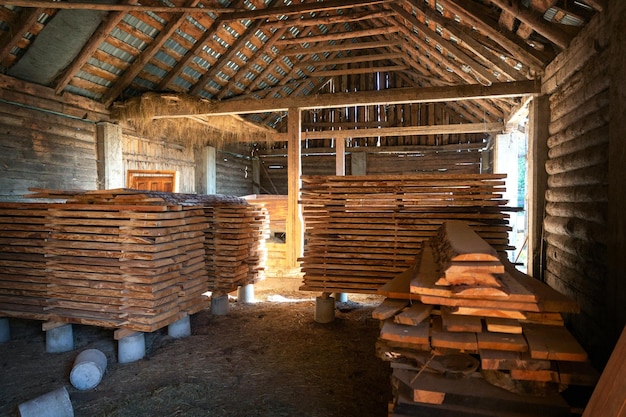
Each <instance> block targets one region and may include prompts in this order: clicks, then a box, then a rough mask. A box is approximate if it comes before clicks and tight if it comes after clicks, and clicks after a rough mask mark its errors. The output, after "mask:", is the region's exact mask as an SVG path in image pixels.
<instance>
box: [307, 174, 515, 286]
mask: <svg viewBox="0 0 626 417" xmlns="http://www.w3.org/2000/svg"><path fill="white" fill-rule="evenodd" d="M504 178H505V175H503V174H467V175H466V174H421V175H401V176H400V175H374V176H349V177H343V176H304V177H302V184H303V185H302V194H301V203H302V205H303V215H304V222H305V226H306V230H305V245H304V254H303V257H302V259H301V261H302V263H301V268H302V272H303V273H304V282H303V285H302V287H301V289H302V290H306V291H321V292H346V293H376V291H377V290H378V288H380V286H381V285H383V284H385V283H387V282H388V281H390V280H391V279H392V278H393V277H394V276H395V275H397V274H398V273H401V272H402V271H404V270H406V269H407V268H410V267H412V266H414V265H415V262H416V255H419V253H420V251H421V247H422V242H424V241H425V240H427V239H428V238H430V237H431V236H433V235H434V234H435V233H437V229H438V228H439V226H440V225H441V224H442V223H443V222H444V221H447V220H464V221H469V222H471V223H472V225H473V226H474V227H475V230H476V232H477V233H478V234H479V235H480V236H481V237H482V238H484V239H485V240H486V241H487V242H488V243H489V244H490V245H492V246H493V247H495V248H496V249H497V250H501V251H504V250H508V249H512V248H510V247H509V246H508V235H507V233H508V231H509V230H510V228H509V226H508V225H507V219H508V214H506V213H505V212H506V211H511V210H513V209H512V208H508V207H505V205H506V203H507V201H506V200H503V199H502V192H503V191H504V186H505V183H504Z"/></svg>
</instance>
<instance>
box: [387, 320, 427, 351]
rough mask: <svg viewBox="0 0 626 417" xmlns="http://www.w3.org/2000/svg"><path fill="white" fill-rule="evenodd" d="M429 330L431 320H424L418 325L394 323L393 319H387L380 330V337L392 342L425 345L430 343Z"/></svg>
mask: <svg viewBox="0 0 626 417" xmlns="http://www.w3.org/2000/svg"><path fill="white" fill-rule="evenodd" d="M429 330H430V323H429V321H423V322H422V323H420V324H418V325H417V326H405V325H403V324H396V323H394V322H393V320H392V319H387V320H385V322H384V324H383V327H382V328H381V330H380V338H381V339H383V340H387V341H392V342H402V343H410V344H414V345H422V346H423V345H428V344H429V343H430V341H429Z"/></svg>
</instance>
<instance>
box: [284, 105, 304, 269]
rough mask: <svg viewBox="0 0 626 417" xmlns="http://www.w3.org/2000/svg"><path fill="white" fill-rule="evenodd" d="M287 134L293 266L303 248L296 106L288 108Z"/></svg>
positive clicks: (289, 240)
mask: <svg viewBox="0 0 626 417" xmlns="http://www.w3.org/2000/svg"><path fill="white" fill-rule="evenodd" d="M287 117H288V119H287V120H288V128H287V134H288V136H289V141H288V145H287V172H288V174H287V176H288V178H287V224H286V233H287V237H286V239H287V241H286V243H287V254H286V255H287V265H288V266H289V267H292V268H295V267H297V266H298V259H299V258H300V257H302V253H303V248H304V228H303V221H302V212H301V208H300V204H299V203H298V201H299V200H300V175H301V170H302V167H301V162H302V154H301V147H300V142H301V139H300V124H301V122H302V120H301V112H300V109H298V108H290V109H289V115H288V116H287Z"/></svg>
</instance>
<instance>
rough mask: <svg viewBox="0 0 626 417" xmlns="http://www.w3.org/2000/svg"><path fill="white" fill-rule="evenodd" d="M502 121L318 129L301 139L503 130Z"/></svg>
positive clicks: (304, 133) (303, 135) (304, 134)
mask: <svg viewBox="0 0 626 417" xmlns="http://www.w3.org/2000/svg"><path fill="white" fill-rule="evenodd" d="M503 131H504V123H501V122H496V123H462V124H452V125H432V126H404V127H382V128H379V129H376V128H375V129H346V130H320V131H308V132H303V133H302V137H303V139H331V138H334V139H346V138H367V137H369V138H371V137H378V136H412V135H437V134H445V133H448V134H450V133H453V134H454V133H482V132H485V133H489V132H503Z"/></svg>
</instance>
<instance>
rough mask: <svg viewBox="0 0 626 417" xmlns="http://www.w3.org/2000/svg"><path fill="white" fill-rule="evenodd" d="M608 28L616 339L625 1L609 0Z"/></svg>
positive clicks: (623, 238) (621, 314)
mask: <svg viewBox="0 0 626 417" xmlns="http://www.w3.org/2000/svg"><path fill="white" fill-rule="evenodd" d="M606 13H608V16H610V17H609V20H610V27H609V29H608V33H610V43H609V45H610V48H611V51H610V53H609V55H608V56H609V57H611V61H610V63H609V77H610V88H609V94H610V103H611V104H610V114H611V121H610V122H609V123H610V124H609V173H608V179H609V187H608V200H609V213H608V222H607V224H608V226H609V230H608V233H609V236H608V237H609V239H608V243H607V248H608V275H607V282H606V285H605V290H606V293H605V296H606V301H607V306H606V307H607V309H606V311H607V316H606V320H605V322H606V323H607V327H608V330H609V335H608V336H609V338H610V340H611V341H612V342H615V341H617V339H618V337H619V335H620V333H621V331H622V329H623V327H624V325H625V323H626V309H625V308H624V305H625V304H626V280H625V279H624V254H625V253H626V215H624V213H626V193H624V167H625V166H626V140H624V132H626V117H624V115H625V114H626V80H625V79H624V68H626V43H625V42H624V33H625V31H626V2H624V1H623V0H610V1H609V7H608V11H607V12H606Z"/></svg>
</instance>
